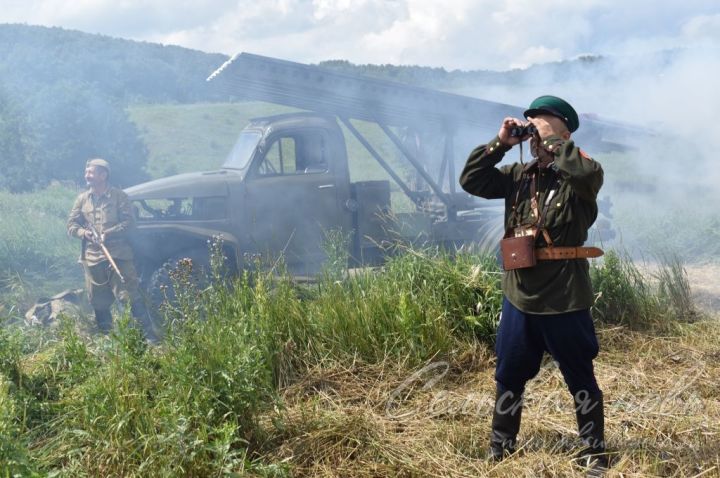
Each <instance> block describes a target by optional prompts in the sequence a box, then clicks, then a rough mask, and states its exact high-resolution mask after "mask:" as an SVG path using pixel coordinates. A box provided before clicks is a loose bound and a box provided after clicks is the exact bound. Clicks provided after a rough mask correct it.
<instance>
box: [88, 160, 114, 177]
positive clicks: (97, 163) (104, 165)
mask: <svg viewBox="0 0 720 478" xmlns="http://www.w3.org/2000/svg"><path fill="white" fill-rule="evenodd" d="M90 166H100V167H101V168H105V170H107V172H108V175H110V163H108V162H107V161H105V160H104V159H100V158H95V159H90V160H88V162H87V163H85V167H86V168H87V167H90Z"/></svg>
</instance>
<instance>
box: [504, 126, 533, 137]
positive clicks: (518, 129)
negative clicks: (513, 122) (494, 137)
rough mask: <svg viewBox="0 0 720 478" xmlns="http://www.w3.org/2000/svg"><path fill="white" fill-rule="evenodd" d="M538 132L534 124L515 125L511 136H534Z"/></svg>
mask: <svg viewBox="0 0 720 478" xmlns="http://www.w3.org/2000/svg"><path fill="white" fill-rule="evenodd" d="M536 132H537V128H536V127H535V125H534V124H532V123H530V124H526V125H525V126H513V127H512V129H511V130H510V136H511V137H519V138H523V137H525V136H532V135H534V134H535V133H536Z"/></svg>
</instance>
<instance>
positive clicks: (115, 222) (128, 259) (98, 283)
mask: <svg viewBox="0 0 720 478" xmlns="http://www.w3.org/2000/svg"><path fill="white" fill-rule="evenodd" d="M109 176H110V164H109V163H108V162H107V161H105V160H104V159H99V158H98V159H91V160H89V161H88V162H87V164H86V165H85V181H86V183H87V185H88V190H87V191H85V192H83V193H81V194H80V195H79V196H78V197H77V199H76V200H75V204H74V205H73V208H72V210H71V211H70V216H69V218H68V222H67V231H68V235H69V236H71V237H77V238H78V239H80V240H82V249H81V254H80V259H79V262H80V263H81V264H82V266H83V269H84V271H85V285H86V290H87V294H88V298H89V300H90V304H91V305H92V307H93V309H94V311H95V321H96V323H97V326H98V329H99V330H100V331H101V332H102V333H104V334H107V333H109V332H110V330H111V329H112V315H111V313H110V307H111V306H112V304H113V302H114V301H115V299H117V300H118V301H120V302H122V303H123V304H125V305H128V304H129V305H130V309H131V312H132V315H133V317H135V319H136V320H137V321H138V322H139V323H140V325H141V326H142V328H143V331H144V333H145V336H146V338H147V339H148V340H152V341H154V340H157V337H156V336H155V334H154V332H153V328H152V325H151V322H150V320H149V317H148V315H147V311H146V309H145V305H144V303H143V302H142V300H141V298H140V294H139V290H138V278H137V273H136V272H135V265H134V263H133V251H132V248H131V246H130V243H129V241H128V233H129V232H130V230H131V229H132V227H133V225H134V219H133V214H132V210H131V206H130V201H129V199H128V196H127V194H125V192H123V191H122V190H121V189H118V188H116V187H113V186H111V185H110V184H109V182H108V179H109ZM91 225H92V226H94V228H95V231H96V232H97V233H98V234H99V236H100V237H99V241H97V240H96V238H95V237H93V231H92V227H91ZM100 243H102V244H104V245H105V246H106V248H107V250H108V252H109V253H110V255H111V257H112V258H113V259H114V260H115V263H116V264H117V267H118V269H119V271H120V274H121V275H122V278H121V277H120V276H119V275H118V274H117V273H116V272H115V271H114V270H113V268H112V266H111V264H110V262H109V260H108V258H107V257H106V256H105V253H104V251H103V250H102V247H101V245H100ZM123 279H124V281H123Z"/></svg>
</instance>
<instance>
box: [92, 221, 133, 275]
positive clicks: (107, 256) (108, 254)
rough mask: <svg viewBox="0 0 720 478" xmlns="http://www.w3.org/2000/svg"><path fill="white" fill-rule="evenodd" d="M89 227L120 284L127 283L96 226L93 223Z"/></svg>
mask: <svg viewBox="0 0 720 478" xmlns="http://www.w3.org/2000/svg"><path fill="white" fill-rule="evenodd" d="M88 227H89V228H90V232H91V233H92V236H93V242H94V243H95V244H97V245H99V246H100V249H102V251H103V254H105V257H106V258H107V260H108V262H110V265H111V266H112V268H113V270H114V271H115V273H116V274H117V275H118V277H119V278H120V282H122V283H123V284H124V283H125V278H124V277H123V275H122V273H121V272H120V269H119V268H118V266H117V264H115V260H114V259H113V258H112V256H111V255H110V251H108V249H107V247H105V243H104V242H103V241H102V238H101V236H100V234H98V232H97V229H95V226H93V225H92V224H91V223H88Z"/></svg>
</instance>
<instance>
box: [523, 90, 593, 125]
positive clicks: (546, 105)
mask: <svg viewBox="0 0 720 478" xmlns="http://www.w3.org/2000/svg"><path fill="white" fill-rule="evenodd" d="M541 114H550V115H552V116H555V117H557V118H560V119H561V120H563V122H564V123H565V126H567V129H568V130H569V131H570V132H571V133H572V132H574V131H575V130H577V129H578V128H579V127H580V118H578V114H577V112H576V111H575V109H574V108H573V107H572V106H570V103H568V102H567V101H565V100H563V99H562V98H558V97H557V96H550V95H545V96H540V97H539V98H535V100H533V102H532V103H530V107H529V108H528V109H527V110H525V117H526V118H528V117H531V116H537V115H541Z"/></svg>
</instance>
